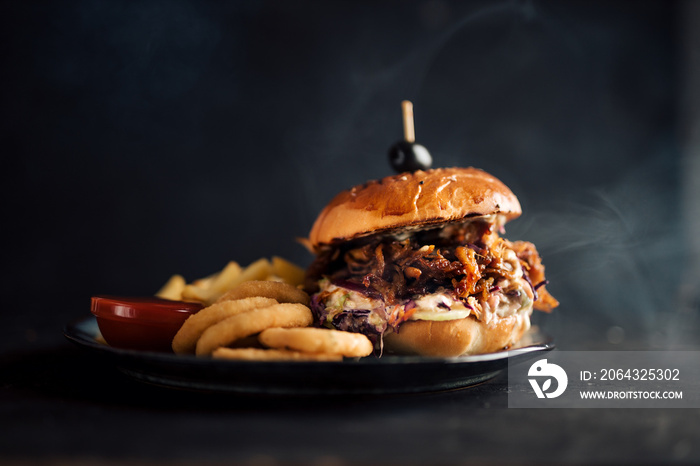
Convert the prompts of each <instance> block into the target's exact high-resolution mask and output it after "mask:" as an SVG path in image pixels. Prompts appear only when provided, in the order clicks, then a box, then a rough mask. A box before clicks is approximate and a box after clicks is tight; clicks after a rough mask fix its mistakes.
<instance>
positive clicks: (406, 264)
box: [305, 141, 559, 357]
mask: <svg viewBox="0 0 700 466" xmlns="http://www.w3.org/2000/svg"><path fill="white" fill-rule="evenodd" d="M412 142H413V141H409V143H412ZM520 214H521V207H520V203H519V201H518V199H517V197H516V196H515V195H514V194H513V193H512V191H511V190H510V189H509V188H508V187H507V186H506V185H505V184H504V183H502V182H501V181H500V180H498V179H497V178H495V177H494V176H492V175H490V174H488V173H486V172H484V171H482V170H480V169H476V168H471V167H470V168H437V169H425V170H416V171H407V172H403V173H399V174H397V175H393V176H389V177H386V178H383V179H381V180H375V181H370V182H368V183H365V184H363V185H359V186H355V187H353V188H351V189H349V190H346V191H343V192H341V193H339V194H338V195H337V196H336V197H335V198H334V199H333V200H332V201H331V202H330V203H329V204H328V205H327V206H326V207H325V208H324V209H323V210H322V212H321V213H320V215H319V216H318V218H317V219H316V221H315V223H314V225H313V227H312V229H311V232H310V235H309V238H308V245H309V247H310V248H311V249H312V251H313V252H314V253H315V255H316V258H315V260H314V262H313V263H312V264H311V266H310V267H309V269H308V271H307V275H306V281H305V289H306V291H307V292H308V293H309V294H310V295H311V308H312V311H313V313H314V317H315V320H316V323H317V324H318V325H320V326H326V327H332V328H336V329H339V330H346V331H352V332H359V333H363V334H365V335H367V336H368V337H369V338H370V340H371V341H372V342H373V343H374V344H375V348H376V349H377V350H378V351H379V352H380V353H381V352H383V351H388V352H395V353H401V354H418V355H423V356H435V357H452V356H459V355H465V354H481V353H490V352H494V351H499V350H503V349H507V348H509V347H512V346H513V345H515V344H516V343H517V342H518V341H519V340H520V339H521V337H522V336H523V334H524V333H525V332H526V331H527V330H528V329H529V328H530V318H531V315H532V312H533V309H537V310H540V311H544V312H550V311H551V310H552V309H553V308H555V307H557V306H558V304H559V303H558V302H557V300H556V299H555V298H554V297H553V296H552V295H550V294H549V292H548V291H547V288H546V284H547V280H546V279H545V274H544V266H543V265H542V261H541V259H540V256H539V254H538V252H537V249H536V248H535V246H534V245H533V244H532V243H530V242H526V241H509V240H507V239H505V238H503V237H501V235H502V234H503V233H504V231H505V230H504V226H505V224H506V223H507V222H508V221H510V220H512V219H514V218H516V217H518V216H519V215H520Z"/></svg>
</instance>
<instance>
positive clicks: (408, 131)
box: [401, 100, 416, 142]
mask: <svg viewBox="0 0 700 466" xmlns="http://www.w3.org/2000/svg"><path fill="white" fill-rule="evenodd" d="M401 111H402V113H403V135H404V139H405V140H406V141H408V142H415V141H416V132H415V129H414V128H413V104H412V103H411V101H409V100H404V101H403V102H401Z"/></svg>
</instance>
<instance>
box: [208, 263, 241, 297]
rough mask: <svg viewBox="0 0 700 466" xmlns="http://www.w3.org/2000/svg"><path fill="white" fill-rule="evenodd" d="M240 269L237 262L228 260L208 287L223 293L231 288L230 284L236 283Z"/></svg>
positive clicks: (215, 291)
mask: <svg viewBox="0 0 700 466" xmlns="http://www.w3.org/2000/svg"><path fill="white" fill-rule="evenodd" d="M242 271H243V270H242V269H241V266H240V265H238V263H237V262H234V261H231V262H229V263H228V264H226V267H224V268H223V269H222V270H221V272H219V273H218V274H217V276H216V278H214V280H213V281H212V283H211V286H210V287H209V289H210V290H211V291H212V292H214V293H220V294H223V293H224V292H225V291H228V290H230V289H231V288H232V284H233V283H236V281H237V280H238V277H240V276H241V273H242Z"/></svg>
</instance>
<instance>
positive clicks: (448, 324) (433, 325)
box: [384, 313, 530, 358]
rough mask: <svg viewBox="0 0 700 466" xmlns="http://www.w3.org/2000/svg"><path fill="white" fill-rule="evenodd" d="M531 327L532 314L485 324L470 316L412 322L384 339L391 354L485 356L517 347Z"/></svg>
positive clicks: (495, 320)
mask: <svg viewBox="0 0 700 466" xmlns="http://www.w3.org/2000/svg"><path fill="white" fill-rule="evenodd" d="M529 328H530V316H529V314H525V313H523V314H516V315H513V316H509V317H501V318H499V317H495V316H494V319H493V320H492V321H491V322H490V323H489V324H485V323H483V322H481V321H478V320H476V318H474V317H472V316H470V317H467V318H466V319H458V320H446V321H429V320H409V321H407V322H404V323H403V324H401V326H400V327H399V331H398V333H389V334H387V335H385V336H384V347H385V348H386V349H387V350H388V351H392V352H395V353H401V354H418V355H421V356H434V357H443V358H445V357H453V356H461V355H468V354H483V353H492V352H494V351H499V350H502V349H504V348H508V347H510V346H513V345H514V344H515V343H516V342H517V341H518V340H520V338H521V337H522V336H523V334H524V333H525V332H526V331H527V330H528V329H529Z"/></svg>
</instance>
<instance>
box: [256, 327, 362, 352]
mask: <svg viewBox="0 0 700 466" xmlns="http://www.w3.org/2000/svg"><path fill="white" fill-rule="evenodd" d="M258 340H260V343H262V344H263V345H265V346H267V347H270V348H276V349H283V348H284V349H292V350H296V351H303V352H305V353H328V354H340V355H343V356H346V357H363V356H369V355H370V354H372V351H373V350H374V347H373V346H372V342H371V341H370V340H369V338H367V337H366V336H365V335H363V334H361V333H353V332H344V331H341V330H331V329H324V328H269V329H267V330H264V331H262V332H261V333H260V335H259V336H258Z"/></svg>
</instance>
